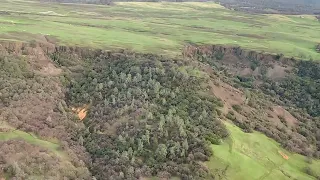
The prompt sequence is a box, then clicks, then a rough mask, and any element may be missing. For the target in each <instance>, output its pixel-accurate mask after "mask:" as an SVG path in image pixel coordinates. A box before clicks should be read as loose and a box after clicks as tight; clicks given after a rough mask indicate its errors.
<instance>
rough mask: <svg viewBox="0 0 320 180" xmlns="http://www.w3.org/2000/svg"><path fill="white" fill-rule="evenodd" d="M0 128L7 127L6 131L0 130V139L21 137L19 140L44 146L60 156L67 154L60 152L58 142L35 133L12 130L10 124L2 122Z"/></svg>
mask: <svg viewBox="0 0 320 180" xmlns="http://www.w3.org/2000/svg"><path fill="white" fill-rule="evenodd" d="M0 128H6V129H9V131H7V132H0V141H8V140H12V139H21V140H24V141H26V142H27V143H30V144H33V145H36V146H40V147H42V148H45V149H47V150H49V151H51V152H53V153H54V154H55V155H57V156H59V157H61V158H65V157H67V154H65V153H64V152H62V151H61V150H60V145H59V144H56V143H53V142H49V141H45V140H42V139H39V138H38V137H36V136H35V135H33V134H30V133H26V132H24V131H20V130H14V129H12V128H11V127H10V126H8V125H5V124H2V123H0Z"/></svg>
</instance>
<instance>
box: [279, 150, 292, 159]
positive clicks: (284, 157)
mask: <svg viewBox="0 0 320 180" xmlns="http://www.w3.org/2000/svg"><path fill="white" fill-rule="evenodd" d="M278 153H279V154H280V155H281V156H282V157H283V159H285V160H288V159H289V156H287V155H286V154H285V153H283V152H281V151H278Z"/></svg>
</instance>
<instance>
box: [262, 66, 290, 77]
mask: <svg viewBox="0 0 320 180" xmlns="http://www.w3.org/2000/svg"><path fill="white" fill-rule="evenodd" d="M291 70H292V67H283V66H280V65H278V64H275V65H274V66H273V68H269V69H268V71H267V74H266V76H267V77H268V78H271V79H281V78H283V77H285V76H286V75H287V74H288V73H287V72H286V71H291Z"/></svg>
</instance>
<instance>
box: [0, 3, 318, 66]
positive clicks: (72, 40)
mask: <svg viewBox="0 0 320 180" xmlns="http://www.w3.org/2000/svg"><path fill="white" fill-rule="evenodd" d="M0 11H8V12H10V14H9V15H8V14H1V16H0V39H4V40H19V41H30V40H32V39H37V38H38V40H39V39H40V37H39V36H34V35H38V34H42V35H51V36H54V37H56V38H57V39H58V43H59V44H64V45H77V46H84V47H94V48H106V49H108V48H110V49H113V48H127V49H131V50H134V51H139V52H152V53H161V54H170V55H180V54H181V49H182V48H183V46H184V45H185V44H186V43H187V42H193V43H199V44H227V45H240V46H242V47H244V48H246V49H253V50H258V51H265V52H270V53H283V54H285V55H286V56H294V57H297V58H304V59H310V58H312V59H319V60H320V54H319V53H317V52H316V51H315V45H316V44H317V43H319V42H320V33H319V32H320V23H319V22H318V21H317V20H316V19H315V18H314V17H312V16H307V15H305V16H302V17H303V18H302V17H300V16H289V15H261V14H260V15H258V14H255V15H253V14H246V13H243V12H236V11H231V10H228V9H225V8H223V7H222V6H220V5H217V4H214V3H210V2H207V3H170V2H161V3H150V2H131V3H130V2H122V3H116V5H114V6H101V5H71V4H50V3H49V4H48V3H40V2H38V1H22V0H5V1H1V2H0ZM50 11H52V12H50ZM45 14H47V15H45ZM16 32H20V34H18V35H17V34H16ZM22 33H24V35H23V34H22Z"/></svg>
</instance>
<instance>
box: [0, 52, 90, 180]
mask: <svg viewBox="0 0 320 180" xmlns="http://www.w3.org/2000/svg"><path fill="white" fill-rule="evenodd" d="M28 62H29V59H28V58H23V57H21V56H16V55H9V54H7V53H4V54H1V55H0V108H1V111H0V121H1V122H2V121H5V122H6V123H7V124H9V125H10V126H12V127H13V128H15V129H19V130H21V131H25V132H28V133H32V134H35V135H37V136H38V137H40V138H43V139H50V140H55V141H56V142H61V148H63V151H64V152H66V154H68V156H69V157H70V159H71V160H70V161H71V162H70V164H68V165H61V166H60V165H59V164H56V163H57V162H58V161H59V158H60V157H57V156H51V155H49V153H51V152H48V151H43V149H41V148H40V149H38V147H36V146H32V147H31V145H28V144H27V143H25V142H21V141H16V140H13V141H4V142H1V144H0V148H1V150H0V158H2V160H3V159H4V160H3V161H2V160H1V161H0V162H1V167H4V168H0V174H2V173H3V172H2V171H3V170H5V171H9V170H8V169H11V170H10V173H8V172H7V173H8V174H9V177H10V178H17V179H28V177H30V179H34V178H32V175H33V173H39V174H42V173H44V174H45V171H47V169H50V171H49V170H48V173H49V172H50V173H51V174H50V175H48V176H47V175H44V174H43V175H44V177H45V178H41V179H50V178H49V177H69V178H70V179H72V178H74V179H89V178H90V173H89V171H88V169H87V168H86V166H85V164H84V163H83V162H82V161H88V162H89V158H88V155H87V154H86V153H85V149H84V148H83V147H81V146H80V145H79V144H78V143H77V141H74V140H73V137H75V136H76V133H75V132H76V131H77V129H79V125H76V123H75V122H73V121H70V119H72V118H71V117H73V116H74V115H73V113H72V112H66V111H64V108H65V107H66V103H65V102H64V101H63V99H64V92H63V87H62V85H61V84H60V78H59V77H49V76H45V75H41V74H38V73H36V72H35V71H34V70H33V69H32V66H31V65H30V64H29V63H28ZM63 111H64V112H63ZM19 148H21V149H19ZM8 151H10V152H8ZM39 152H41V153H39ZM19 154H21V155H22V156H21V157H19V158H18V157H16V156H15V155H19ZM16 158H17V159H16ZM11 159H12V160H14V164H12V163H13V162H11V161H10V160H11ZM46 160H48V162H47V163H48V164H45V163H44V162H46ZM40 161H41V162H40ZM29 162H34V163H33V164H32V165H30V164H28V163H29ZM8 166H10V167H11V166H14V167H11V168H9V167H8ZM63 166H65V168H64V169H63V168H62V167H63ZM51 168H52V169H51ZM57 168H60V169H59V171H57V172H54V170H55V169H57ZM12 169H16V170H14V171H13V170H12ZM85 169H86V170H85ZM33 170H34V171H33ZM51 170H52V171H51ZM76 171H82V172H83V173H82V174H81V173H77V172H76ZM67 174H75V176H69V175H67ZM80 174H81V176H77V175H80ZM84 174H85V177H86V178H83V177H84V176H83V175H84ZM47 177H48V178H47ZM71 177H72V178H71ZM56 179H62V178H56Z"/></svg>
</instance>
